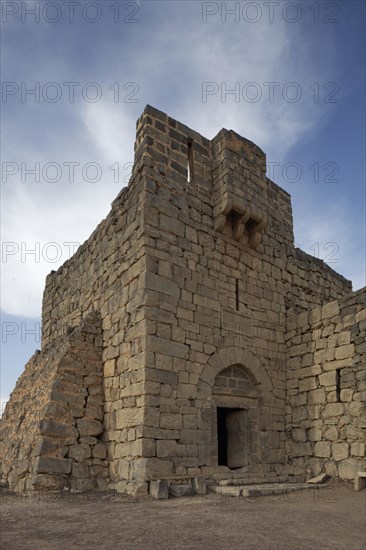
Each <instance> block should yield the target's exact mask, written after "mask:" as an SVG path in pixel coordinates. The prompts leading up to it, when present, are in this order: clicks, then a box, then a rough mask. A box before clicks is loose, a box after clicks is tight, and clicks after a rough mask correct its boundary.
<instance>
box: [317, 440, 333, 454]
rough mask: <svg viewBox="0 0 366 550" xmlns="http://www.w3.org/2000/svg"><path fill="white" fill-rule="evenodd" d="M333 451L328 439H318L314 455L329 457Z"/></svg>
mask: <svg viewBox="0 0 366 550" xmlns="http://www.w3.org/2000/svg"><path fill="white" fill-rule="evenodd" d="M330 453H331V447H330V443H328V442H327V441H317V442H316V443H315V446H314V455H315V456H319V457H323V458H329V457H330Z"/></svg>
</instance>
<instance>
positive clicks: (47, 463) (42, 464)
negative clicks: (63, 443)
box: [34, 456, 71, 474]
mask: <svg viewBox="0 0 366 550" xmlns="http://www.w3.org/2000/svg"><path fill="white" fill-rule="evenodd" d="M34 469H35V471H36V472H37V473H39V474H69V473H70V472H71V460H70V459H65V458H53V457H51V456H47V457H46V456H39V457H38V458H37V459H36V461H35V464H34Z"/></svg>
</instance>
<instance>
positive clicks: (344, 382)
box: [0, 106, 366, 496]
mask: <svg viewBox="0 0 366 550" xmlns="http://www.w3.org/2000/svg"><path fill="white" fill-rule="evenodd" d="M365 332H366V317H365V289H363V290H360V291H358V292H354V293H353V292H352V287H351V283H350V281H348V280H346V279H344V278H343V277H342V276H341V275H339V274H337V273H336V272H335V271H333V270H332V269H330V268H329V267H328V266H327V265H325V264H324V262H323V261H321V260H318V259H316V258H314V257H313V256H310V255H308V254H306V253H304V252H303V251H301V250H300V249H298V248H296V247H295V246H294V235H293V222H292V211H291V199H290V196H289V195H288V193H286V192H285V191H284V190H283V189H281V188H280V187H278V186H277V185H276V184H275V183H273V182H272V181H270V180H269V179H268V178H267V177H266V157H265V154H264V153H263V151H262V150H261V149H260V148H259V147H258V146H257V145H255V144H254V143H252V142H250V141H248V140H247V139H245V138H243V137H241V136H240V135H238V134H236V133H235V132H234V131H232V130H230V131H228V130H225V129H222V130H221V131H220V132H219V133H218V134H217V136H216V137H215V138H214V139H212V140H208V139H206V138H204V137H203V136H201V135H200V134H198V133H197V132H195V131H194V130H192V129H190V128H188V127H187V126H185V125H183V124H181V123H180V122H178V121H176V120H173V119H172V118H170V117H169V116H168V115H166V114H164V113H163V112H160V111H158V110H157V109H155V108H152V107H150V106H147V107H146V108H145V110H144V112H143V114H142V115H141V117H140V118H139V120H138V121H137V133H136V143H135V159H134V167H133V172H132V176H131V179H130V183H129V185H128V187H126V188H124V189H122V190H121V192H120V193H119V195H118V196H117V197H116V199H115V200H114V202H113V204H112V208H111V211H110V213H109V214H108V216H107V217H106V218H105V219H104V220H103V221H102V222H101V223H100V224H99V225H98V227H97V228H96V229H95V231H94V232H93V234H92V235H91V236H90V238H89V239H88V240H87V241H86V242H85V243H84V244H83V245H82V246H80V248H79V249H78V250H77V252H76V253H75V254H74V255H73V256H72V257H71V258H70V259H69V260H68V261H67V262H66V263H65V264H64V265H63V266H62V267H60V268H59V269H58V270H57V271H56V272H54V271H53V272H51V273H50V274H49V275H48V277H47V279H46V286H45V291H44V295H43V307H42V351H37V352H36V353H35V354H34V355H33V357H32V358H31V359H30V361H29V362H28V363H27V365H26V367H25V370H24V372H23V374H22V375H21V376H20V378H19V380H18V382H17V384H16V387H15V389H14V391H13V393H12V395H11V397H10V400H9V402H8V404H7V407H6V409H5V413H4V415H3V418H2V420H1V443H0V452H1V454H0V457H1V475H2V480H3V482H5V483H7V484H8V487H9V488H10V489H11V490H13V491H17V492H23V491H37V490H62V489H64V488H65V489H66V490H75V491H86V490H92V489H98V490H107V489H115V490H117V491H118V492H127V493H129V494H133V495H138V494H147V493H148V492H150V494H152V495H153V496H154V495H155V496H156V493H159V491H160V489H161V487H163V486H164V487H165V486H167V487H168V488H169V487H171V488H172V489H173V488H174V487H180V486H182V485H185V484H186V485H187V486H188V485H189V486H190V487H191V488H192V490H196V492H204V491H205V490H206V487H210V486H211V487H213V486H215V484H218V483H222V482H225V481H226V482H227V483H230V482H232V483H237V484H240V483H246V480H248V479H249V480H252V481H256V482H258V481H270V482H275V481H281V480H282V481H283V480H286V481H305V480H306V479H309V477H312V476H315V475H318V474H320V473H322V472H323V473H326V474H328V475H330V476H332V477H338V478H343V479H353V478H354V476H355V473H356V472H357V471H359V470H360V469H363V468H364V466H365V464H366V461H365V427H366V410H365V399H366V369H365V348H366V338H365Z"/></svg>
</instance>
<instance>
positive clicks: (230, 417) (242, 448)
mask: <svg viewBox="0 0 366 550" xmlns="http://www.w3.org/2000/svg"><path fill="white" fill-rule="evenodd" d="M226 429H227V465H228V467H229V468H241V467H243V466H246V465H247V464H248V458H249V449H248V442H249V438H248V411H246V410H245V409H233V410H228V412H227V415H226Z"/></svg>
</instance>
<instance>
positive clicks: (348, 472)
mask: <svg viewBox="0 0 366 550" xmlns="http://www.w3.org/2000/svg"><path fill="white" fill-rule="evenodd" d="M365 464H366V461H365V459H363V460H359V459H356V458H347V459H346V460H342V461H341V462H339V464H338V473H339V477H340V478H342V479H354V478H355V476H356V474H357V472H359V471H362V470H364V468H365Z"/></svg>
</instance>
